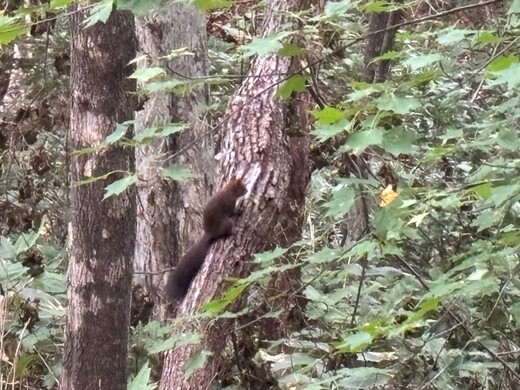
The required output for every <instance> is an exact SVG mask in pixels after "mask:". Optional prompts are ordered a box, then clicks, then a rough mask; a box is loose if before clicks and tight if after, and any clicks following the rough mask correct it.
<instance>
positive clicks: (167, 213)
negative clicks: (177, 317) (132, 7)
mask: <svg viewBox="0 0 520 390" xmlns="http://www.w3.org/2000/svg"><path fill="white" fill-rule="evenodd" d="M137 32H138V38H139V41H140V48H141V50H142V52H143V54H146V55H147V61H145V62H146V64H145V65H146V66H147V67H150V66H161V67H162V68H163V69H165V70H166V71H167V72H168V73H169V75H170V76H171V77H173V78H175V79H178V80H179V81H186V80H190V79H192V78H194V77H203V76H206V75H207V61H206V56H207V55H206V40H207V36H206V23H205V17H204V14H203V13H201V12H200V11H198V10H197V9H195V8H194V7H192V6H189V5H181V4H176V5H172V6H169V7H166V8H165V9H163V11H162V12H161V14H157V15H155V16H153V17H151V18H147V19H146V20H145V21H143V22H141V23H138V29H137ZM182 48H186V49H187V50H189V51H190V52H192V53H193V55H182V56H178V57H174V58H172V59H170V60H165V59H164V56H166V55H168V54H169V53H170V52H172V51H173V50H178V49H182ZM161 57H163V59H160V58H161ZM141 65H144V64H141ZM206 102H207V91H206V90H205V89H204V88H202V87H197V88H195V89H193V90H192V91H191V92H190V93H188V94H184V95H182V96H180V95H179V96H176V95H174V94H166V93H152V94H151V95H150V96H149V99H148V101H147V102H146V104H145V106H144V110H143V111H141V112H138V113H137V115H136V132H137V133H139V132H140V131H143V130H144V129H145V128H147V127H150V126H160V125H166V124H168V123H171V122H184V123H187V124H188V126H189V129H187V130H185V131H184V132H183V134H182V135H180V136H172V137H167V138H163V139H160V140H157V141H154V142H152V143H151V144H149V145H146V146H141V147H139V148H138V150H137V151H136V167H137V172H138V174H139V177H140V179H141V184H140V185H139V189H138V203H137V208H138V213H137V215H138V219H137V236H136V256H135V258H136V270H137V271H140V272H143V274H141V275H140V276H139V277H137V278H136V280H137V282H138V283H140V284H142V285H143V286H144V290H145V292H146V293H147V294H148V295H150V297H151V299H152V301H153V302H154V304H155V310H154V312H155V317H156V318H160V319H164V318H165V316H166V314H167V313H166V310H165V309H166V308H165V306H164V305H163V304H162V303H164V301H163V300H162V298H163V296H164V293H163V288H164V284H165V282H166V280H167V277H168V273H167V272H166V273H161V272H160V271H162V270H165V269H167V268H169V267H171V266H172V265H175V264H177V261H178V260H179V258H180V256H181V255H182V253H184V252H185V251H186V249H187V248H188V247H189V245H190V244H192V243H193V240H195V239H196V238H198V232H199V231H200V230H201V218H200V215H201V214H200V212H201V205H202V204H204V203H205V201H206V199H207V197H208V194H209V190H210V188H211V186H210V183H211V180H212V177H211V174H212V173H213V172H214V166H215V163H214V160H213V155H214V141H213V137H212V136H205V137H204V136H202V135H203V133H204V132H205V131H207V128H206V127H205V122H204V120H203V119H202V118H201V117H202V115H201V114H200V112H199V108H198V106H199V105H201V104H203V103H206ZM201 136H202V139H200V140H199V141H198V142H196V143H193V141H194V140H195V139H198V138H200V137H201ZM192 144H193V145H192ZM188 145H192V146H190V147H187V146H188ZM185 148H186V151H185V152H183V153H182V154H181V156H182V159H175V160H171V159H169V160H168V161H167V162H164V161H166V159H167V158H168V157H171V156H172V155H173V154H175V152H177V151H179V150H184V149H185ZM153 156H156V158H153ZM175 162H179V163H181V164H183V165H185V166H187V167H189V168H190V169H191V170H192V171H193V172H194V173H195V175H196V177H195V178H194V179H190V180H188V181H186V182H183V183H178V184H177V185H174V184H173V183H172V182H171V181H170V182H167V181H165V180H164V179H162V178H161V176H160V174H159V173H160V172H159V171H160V168H161V167H163V166H167V165H170V164H172V163H175Z"/></svg>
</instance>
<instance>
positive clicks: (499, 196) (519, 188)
mask: <svg viewBox="0 0 520 390" xmlns="http://www.w3.org/2000/svg"><path fill="white" fill-rule="evenodd" d="M518 196H520V184H519V183H516V184H507V185H503V186H497V187H493V188H492V190H491V196H490V197H489V198H488V199H487V200H488V202H492V203H493V205H494V206H497V207H499V206H501V205H502V204H503V203H504V202H505V201H510V200H511V199H513V198H514V197H518Z"/></svg>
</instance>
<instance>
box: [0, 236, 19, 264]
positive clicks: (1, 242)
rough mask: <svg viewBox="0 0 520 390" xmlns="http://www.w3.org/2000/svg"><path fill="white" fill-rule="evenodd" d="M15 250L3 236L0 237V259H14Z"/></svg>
mask: <svg viewBox="0 0 520 390" xmlns="http://www.w3.org/2000/svg"><path fill="white" fill-rule="evenodd" d="M16 255H17V253H16V248H15V247H14V245H13V244H11V242H10V241H9V240H8V239H7V238H5V237H4V236H0V259H11V260H14V259H16Z"/></svg>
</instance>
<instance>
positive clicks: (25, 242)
mask: <svg viewBox="0 0 520 390" xmlns="http://www.w3.org/2000/svg"><path fill="white" fill-rule="evenodd" d="M39 236H40V234H39V231H30V232H28V233H22V234H21V235H20V236H19V237H18V239H17V240H16V243H15V244H14V247H15V250H16V253H17V254H18V253H21V252H23V251H26V250H27V249H30V248H32V247H33V246H34V244H36V241H37V240H38V238H39Z"/></svg>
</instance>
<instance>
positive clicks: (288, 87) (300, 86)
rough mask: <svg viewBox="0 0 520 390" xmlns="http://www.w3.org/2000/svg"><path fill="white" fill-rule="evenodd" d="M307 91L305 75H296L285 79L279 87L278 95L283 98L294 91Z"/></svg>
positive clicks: (289, 95)
mask: <svg viewBox="0 0 520 390" xmlns="http://www.w3.org/2000/svg"><path fill="white" fill-rule="evenodd" d="M303 91H305V77H303V76H302V75H298V74H297V75H294V76H291V77H290V78H288V79H287V80H285V81H284V82H283V83H282V84H281V85H280V86H279V87H278V89H277V91H276V95H277V96H279V97H281V98H282V99H288V98H289V97H291V95H292V93H293V92H303Z"/></svg>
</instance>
